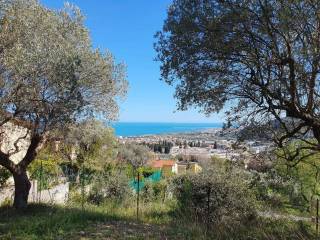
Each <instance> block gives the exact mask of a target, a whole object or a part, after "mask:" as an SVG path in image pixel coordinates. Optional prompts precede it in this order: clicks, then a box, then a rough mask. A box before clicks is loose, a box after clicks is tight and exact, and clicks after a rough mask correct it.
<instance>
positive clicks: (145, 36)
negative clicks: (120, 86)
mask: <svg viewBox="0 0 320 240" xmlns="http://www.w3.org/2000/svg"><path fill="white" fill-rule="evenodd" d="M41 2H42V3H43V4H44V5H46V6H48V7H50V8H61V7H62V6H63V3H64V2H65V1H63V0H41ZM69 2H70V3H74V4H76V5H77V6H79V7H80V9H81V10H82V12H83V14H84V15H85V16H86V25H87V27H88V28H89V30H90V34H91V38H92V41H93V44H94V46H95V47H99V48H101V49H102V50H105V49H108V50H109V51H111V52H112V53H113V55H114V56H115V57H116V60H117V61H118V62H124V63H125V64H126V65H127V73H128V81H129V85H130V87H129V93H128V96H127V98H126V100H125V101H124V102H122V103H121V104H120V117H119V120H120V121H123V122H128V121H129V122H130V121H134V122H139V121H140V122H211V123H212V122H222V121H223V117H222V114H220V115H217V114H214V115H212V116H210V117H209V118H207V117H205V116H204V115H203V114H200V113H198V111H197V110H194V109H193V110H188V111H185V112H176V111H175V110H176V100H175V99H174V98H173V95H174V88H173V87H171V86H168V85H167V84H165V83H164V82H162V81H160V80H159V79H160V70H159V66H160V63H159V62H155V61H154V58H155V56H156V53H155V51H154V49H153V43H154V42H155V39H154V34H155V33H156V31H158V30H161V27H162V24H163V21H164V19H165V17H166V10H167V7H168V5H169V4H170V3H171V0H103V1H102V0H90V1H88V0H69Z"/></svg>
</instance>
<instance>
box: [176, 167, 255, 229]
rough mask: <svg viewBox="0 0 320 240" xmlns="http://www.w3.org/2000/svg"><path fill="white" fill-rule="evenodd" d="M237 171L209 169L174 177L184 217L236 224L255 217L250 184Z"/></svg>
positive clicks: (177, 196) (208, 224) (210, 222)
mask: <svg viewBox="0 0 320 240" xmlns="http://www.w3.org/2000/svg"><path fill="white" fill-rule="evenodd" d="M244 180H245V179H241V178H240V177H239V176H238V175H237V174H233V173H229V174H225V173H224V172H223V171H219V170H212V169H211V170H210V169H209V170H207V171H205V172H202V173H200V174H193V175H181V176H177V177H175V178H174V179H173V181H172V184H173V192H174V196H175V197H176V199H177V201H178V206H179V210H180V211H181V213H182V216H190V217H191V220H193V221H195V222H198V223H206V224H207V227H210V228H211V227H212V226H215V225H216V224H221V223H222V224H224V223H225V224H233V225H234V224H236V223H240V222H246V221H249V220H250V219H252V218H253V217H254V216H255V202H254V197H253V194H252V193H251V192H250V191H249V190H248V186H247V185H246V184H245V183H244Z"/></svg>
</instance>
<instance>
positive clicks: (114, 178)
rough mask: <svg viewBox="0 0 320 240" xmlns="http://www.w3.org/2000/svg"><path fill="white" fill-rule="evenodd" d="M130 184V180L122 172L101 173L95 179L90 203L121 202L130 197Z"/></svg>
mask: <svg viewBox="0 0 320 240" xmlns="http://www.w3.org/2000/svg"><path fill="white" fill-rule="evenodd" d="M128 182H129V178H128V177H127V175H126V173H125V172H124V171H121V170H112V171H105V172H103V173H100V174H99V175H98V176H96V177H95V178H94V181H93V185H92V187H91V190H90V192H89V196H88V201H89V202H91V203H94V204H101V203H103V202H105V201H110V200H111V201H117V202H121V201H123V200H124V199H126V198H129V196H130V192H131V189H130V188H129V185H128Z"/></svg>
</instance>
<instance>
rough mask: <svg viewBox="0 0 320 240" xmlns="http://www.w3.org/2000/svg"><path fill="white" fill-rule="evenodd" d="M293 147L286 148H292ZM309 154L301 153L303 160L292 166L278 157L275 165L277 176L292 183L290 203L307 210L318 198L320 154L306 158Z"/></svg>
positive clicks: (319, 188) (319, 191) (289, 194)
mask: <svg viewBox="0 0 320 240" xmlns="http://www.w3.org/2000/svg"><path fill="white" fill-rule="evenodd" d="M293 144H294V145H295V144H298V143H293ZM294 145H290V146H289V147H288V148H294ZM284 151H285V150H284ZM289 151H290V149H289ZM281 152H283V151H281ZM309 153H310V151H308V150H305V151H303V152H301V153H300V154H301V157H303V160H302V161H300V162H299V163H297V164H292V162H289V161H287V160H286V159H285V158H282V157H281V155H280V157H279V158H278V159H277V161H276V164H275V169H276V171H277V172H278V174H279V175H280V176H282V177H283V178H286V179H290V181H291V182H292V186H291V192H290V193H288V196H289V199H290V201H291V202H293V203H294V204H296V205H302V206H305V207H306V208H307V209H308V208H309V207H310V203H311V202H312V200H313V199H315V198H316V197H318V198H319V197H320V184H319V182H320V162H319V157H320V154H318V153H317V154H312V155H310V156H308V155H309ZM278 154H279V153H278Z"/></svg>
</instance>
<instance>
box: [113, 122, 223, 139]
mask: <svg viewBox="0 0 320 240" xmlns="http://www.w3.org/2000/svg"><path fill="white" fill-rule="evenodd" d="M111 125H112V127H113V128H114V129H115V134H116V136H118V137H120V136H122V137H130V136H143V135H155V134H168V133H184V132H196V131H203V130H206V129H212V128H221V127H222V123H164V122H161V123H160V122H159V123H156V122H117V123H113V124H111Z"/></svg>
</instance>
